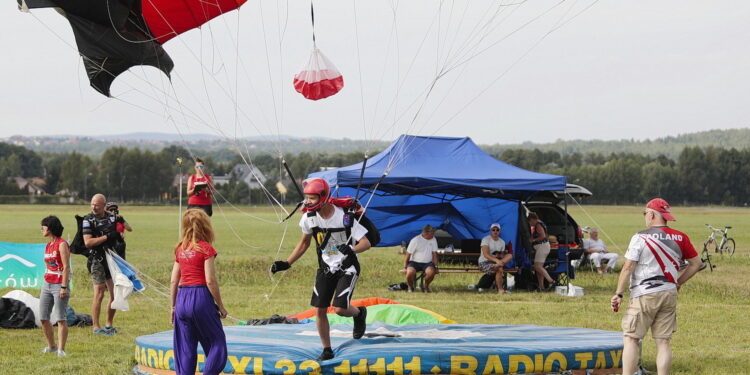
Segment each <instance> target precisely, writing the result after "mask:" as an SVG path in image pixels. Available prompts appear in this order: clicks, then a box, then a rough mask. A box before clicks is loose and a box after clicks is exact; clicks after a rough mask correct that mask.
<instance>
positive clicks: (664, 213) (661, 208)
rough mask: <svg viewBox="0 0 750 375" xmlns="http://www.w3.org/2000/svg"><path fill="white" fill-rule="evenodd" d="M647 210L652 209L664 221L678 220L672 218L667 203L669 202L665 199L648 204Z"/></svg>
mask: <svg viewBox="0 0 750 375" xmlns="http://www.w3.org/2000/svg"><path fill="white" fill-rule="evenodd" d="M646 208H650V209H652V210H654V211H657V212H659V213H660V214H661V217H663V218H664V220H667V221H677V219H675V218H674V216H672V214H671V213H670V211H671V210H670V209H669V203H667V201H665V200H664V199H661V198H654V199H652V200H650V201H648V203H646Z"/></svg>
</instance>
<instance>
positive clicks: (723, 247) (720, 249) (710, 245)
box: [703, 224, 735, 256]
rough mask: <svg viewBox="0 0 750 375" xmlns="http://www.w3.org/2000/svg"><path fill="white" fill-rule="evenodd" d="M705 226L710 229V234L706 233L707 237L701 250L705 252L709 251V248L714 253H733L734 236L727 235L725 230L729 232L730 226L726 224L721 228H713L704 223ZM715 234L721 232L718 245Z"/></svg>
mask: <svg viewBox="0 0 750 375" xmlns="http://www.w3.org/2000/svg"><path fill="white" fill-rule="evenodd" d="M706 226H707V227H708V229H710V230H711V234H709V235H708V239H707V240H706V242H704V243H703V250H704V251H706V252H711V250H713V252H714V253H719V254H721V255H724V254H725V253H726V254H729V256H732V255H734V247H735V243H734V238H730V237H727V232H729V230H730V229H732V227H730V226H726V227H724V229H723V230H721V229H717V228H714V227H712V226H711V225H709V224H706ZM716 234H721V242H720V243H719V244H718V245H717V243H716V240H717V239H716Z"/></svg>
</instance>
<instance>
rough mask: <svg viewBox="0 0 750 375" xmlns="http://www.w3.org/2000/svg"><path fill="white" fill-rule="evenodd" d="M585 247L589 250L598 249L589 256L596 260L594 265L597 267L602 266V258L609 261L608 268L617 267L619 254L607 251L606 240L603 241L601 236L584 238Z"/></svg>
mask: <svg viewBox="0 0 750 375" xmlns="http://www.w3.org/2000/svg"><path fill="white" fill-rule="evenodd" d="M583 248H584V249H588V250H594V251H597V252H596V253H590V254H589V258H591V261H592V262H594V266H596V268H601V266H602V260H606V261H607V267H608V268H615V265H617V260H618V259H619V258H620V256H619V255H617V254H615V253H609V252H606V251H607V245H605V244H604V241H602V239H601V238H597V239H592V238H586V239H584V240H583Z"/></svg>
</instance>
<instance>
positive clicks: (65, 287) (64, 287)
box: [60, 285, 68, 289]
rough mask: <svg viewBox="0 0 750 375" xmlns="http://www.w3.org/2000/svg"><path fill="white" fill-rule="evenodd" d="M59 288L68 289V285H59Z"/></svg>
mask: <svg viewBox="0 0 750 375" xmlns="http://www.w3.org/2000/svg"><path fill="white" fill-rule="evenodd" d="M60 289H68V287H67V286H62V285H60Z"/></svg>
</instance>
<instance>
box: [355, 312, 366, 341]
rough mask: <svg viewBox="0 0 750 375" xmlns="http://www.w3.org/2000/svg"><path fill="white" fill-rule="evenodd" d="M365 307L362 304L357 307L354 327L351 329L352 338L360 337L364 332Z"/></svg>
mask: <svg viewBox="0 0 750 375" xmlns="http://www.w3.org/2000/svg"><path fill="white" fill-rule="evenodd" d="M366 319H367V308H366V307H364V306H360V307H359V315H357V316H355V317H354V329H353V330H352V337H353V338H354V339H361V338H362V336H364V334H365V328H367V323H366V322H367V321H366Z"/></svg>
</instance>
